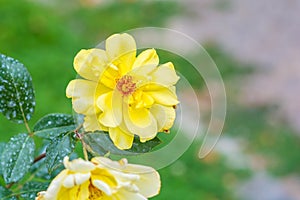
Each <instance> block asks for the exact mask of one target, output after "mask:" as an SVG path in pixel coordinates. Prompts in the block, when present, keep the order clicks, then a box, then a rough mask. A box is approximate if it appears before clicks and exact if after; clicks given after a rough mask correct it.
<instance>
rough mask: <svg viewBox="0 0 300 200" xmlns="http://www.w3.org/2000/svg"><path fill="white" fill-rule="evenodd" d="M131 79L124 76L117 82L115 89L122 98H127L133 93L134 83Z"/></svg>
mask: <svg viewBox="0 0 300 200" xmlns="http://www.w3.org/2000/svg"><path fill="white" fill-rule="evenodd" d="M132 79H133V78H132V76H128V75H125V76H123V77H122V78H120V79H119V80H118V82H117V89H118V90H119V91H120V92H121V93H122V95H123V96H128V95H130V94H132V93H133V92H134V91H135V89H136V83H134V82H133V80H132Z"/></svg>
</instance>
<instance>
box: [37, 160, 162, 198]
mask: <svg viewBox="0 0 300 200" xmlns="http://www.w3.org/2000/svg"><path fill="white" fill-rule="evenodd" d="M64 165H65V168H66V169H65V170H63V171H62V172H60V174H58V175H57V177H56V178H55V179H53V181H52V182H51V183H50V185H49V187H48V189H47V191H42V192H39V193H38V196H37V197H36V200H100V199H101V200H114V199H119V200H122V199H124V200H129V199H130V200H146V199H147V198H149V197H153V196H155V195H157V194H158V193H159V190H160V177H159V174H158V173H157V172H156V171H155V170H154V169H153V168H151V167H146V166H142V165H133V164H128V163H127V160H126V159H122V160H120V161H119V162H116V161H112V160H110V159H108V158H104V157H95V158H93V159H92V160H91V161H85V160H82V159H81V158H79V159H75V160H73V161H69V158H68V157H65V159H64Z"/></svg>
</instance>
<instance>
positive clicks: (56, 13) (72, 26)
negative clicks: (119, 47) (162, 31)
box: [0, 0, 179, 141]
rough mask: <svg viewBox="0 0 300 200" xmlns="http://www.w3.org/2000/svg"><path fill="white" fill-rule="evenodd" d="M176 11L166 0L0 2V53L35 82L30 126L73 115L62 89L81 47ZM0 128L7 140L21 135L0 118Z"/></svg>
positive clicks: (19, 128) (153, 22)
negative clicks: (59, 115)
mask: <svg viewBox="0 0 300 200" xmlns="http://www.w3.org/2000/svg"><path fill="white" fill-rule="evenodd" d="M178 11H179V7H178V6H177V5H176V4H174V3H172V2H167V1H166V2H156V1H154V2H143V1H134V2H126V1H117V3H109V4H105V5H101V4H100V5H99V6H94V7H90V6H88V7H85V6H82V5H81V4H80V3H79V2H76V1H74V2H72V1H61V2H58V1H57V3H56V4H54V5H53V4H50V2H49V5H47V4H46V3H45V4H40V3H37V2H33V1H32V2H29V1H26V0H1V1H0V13H1V17H0V52H1V53H2V54H6V55H9V56H11V57H13V58H16V59H17V60H19V61H20V62H22V63H24V64H25V66H26V67H27V68H28V70H29V72H30V73H31V76H32V78H33V83H34V87H35V91H36V103H37V106H36V113H35V115H34V118H33V120H32V121H31V122H30V124H31V125H33V124H34V122H35V121H36V120H37V119H39V118H41V117H42V116H44V115H46V114H47V113H50V112H61V113H71V112H72V108H71V103H70V100H68V99H67V98H66V97H65V87H66V85H67V84H68V82H69V81H70V80H71V79H73V78H74V77H75V76H76V74H75V71H74V70H73V66H72V62H73V58H74V56H75V55H76V53H77V52H78V51H79V50H80V49H82V48H92V47H94V46H95V45H97V43H98V42H100V41H103V40H104V39H105V38H106V37H108V36H109V35H111V34H113V33H116V32H121V31H125V30H128V29H132V28H137V27H143V26H162V25H163V24H164V23H165V21H166V20H167V19H168V17H170V16H172V15H174V14H176V13H177V12H178ZM58 74H59V76H58ZM0 124H1V126H0V132H1V133H5V134H2V135H1V138H3V140H5V141H7V140H8V138H9V137H10V136H11V135H13V134H15V133H17V132H20V131H25V129H24V127H23V126H22V125H20V126H18V125H15V124H13V123H11V122H8V121H7V120H5V119H4V117H3V116H0ZM3 124H5V126H4V125H3Z"/></svg>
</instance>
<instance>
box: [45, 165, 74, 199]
mask: <svg viewBox="0 0 300 200" xmlns="http://www.w3.org/2000/svg"><path fill="white" fill-rule="evenodd" d="M67 174H68V170H63V171H61V172H60V173H59V174H58V175H57V176H56V177H55V178H54V179H53V180H52V181H51V183H50V185H49V187H48V189H47V191H46V193H44V198H45V199H56V198H57V194H58V193H59V191H60V190H61V188H62V181H63V180H64V179H65V177H66V176H67Z"/></svg>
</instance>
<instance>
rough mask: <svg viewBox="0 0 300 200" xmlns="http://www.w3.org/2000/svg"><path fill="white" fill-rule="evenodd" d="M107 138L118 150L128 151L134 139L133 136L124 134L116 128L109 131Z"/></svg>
mask: <svg viewBox="0 0 300 200" xmlns="http://www.w3.org/2000/svg"><path fill="white" fill-rule="evenodd" d="M109 137H110V138H111V140H112V141H113V143H114V145H115V146H116V147H118V148H119V149H130V148H131V146H132V143H133V139H134V135H133V134H130V133H128V132H125V131H124V130H122V129H120V128H118V127H116V128H110V129H109Z"/></svg>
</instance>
